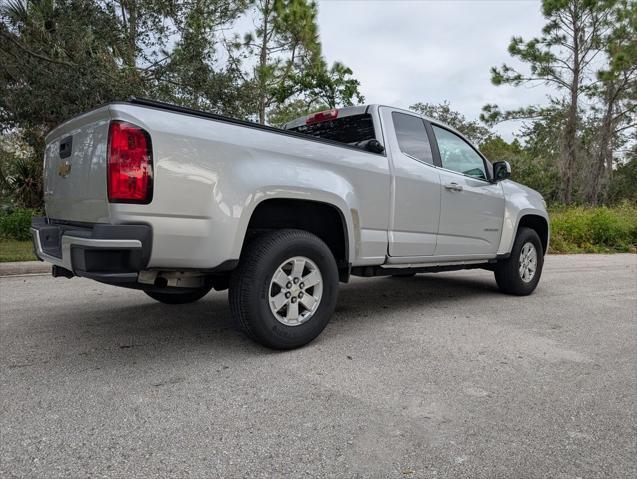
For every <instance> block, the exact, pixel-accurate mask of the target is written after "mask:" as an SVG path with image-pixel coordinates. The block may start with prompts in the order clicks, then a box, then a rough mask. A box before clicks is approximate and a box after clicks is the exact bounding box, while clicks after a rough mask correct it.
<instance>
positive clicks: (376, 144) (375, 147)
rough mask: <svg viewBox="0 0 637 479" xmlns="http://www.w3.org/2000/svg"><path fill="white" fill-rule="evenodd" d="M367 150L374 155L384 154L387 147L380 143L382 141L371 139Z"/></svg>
mask: <svg viewBox="0 0 637 479" xmlns="http://www.w3.org/2000/svg"><path fill="white" fill-rule="evenodd" d="M365 149H366V150H367V151H371V152H372V153H382V152H383V151H385V147H384V146H383V145H382V144H381V143H380V141H378V140H376V139H371V140H369V141H368V142H367V144H366V145H365Z"/></svg>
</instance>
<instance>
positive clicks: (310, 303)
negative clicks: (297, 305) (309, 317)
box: [299, 294, 317, 311]
mask: <svg viewBox="0 0 637 479" xmlns="http://www.w3.org/2000/svg"><path fill="white" fill-rule="evenodd" d="M299 301H300V302H301V304H302V305H303V306H305V308H306V309H307V310H308V311H312V308H313V307H314V305H315V304H316V301H317V300H316V298H315V297H314V296H312V295H310V294H306V295H304V296H303V297H302V298H301V299H299Z"/></svg>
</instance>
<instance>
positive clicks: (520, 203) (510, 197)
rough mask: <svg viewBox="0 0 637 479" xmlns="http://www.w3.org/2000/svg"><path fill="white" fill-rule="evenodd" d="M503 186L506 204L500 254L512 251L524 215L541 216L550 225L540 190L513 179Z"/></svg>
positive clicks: (499, 248)
mask: <svg viewBox="0 0 637 479" xmlns="http://www.w3.org/2000/svg"><path fill="white" fill-rule="evenodd" d="M502 188H503V190H504V198H505V205H504V221H503V222H502V236H501V238H500V245H499V247H498V255H499V256H500V255H508V254H509V253H511V249H512V248H513V242H514V241H515V235H516V234H517V231H518V225H519V224H520V220H521V219H522V218H523V217H524V216H527V215H536V216H540V217H542V218H544V219H545V220H546V223H547V224H549V225H550V222H549V215H548V213H547V212H546V206H545V203H544V199H543V198H542V196H541V195H540V194H539V193H538V192H536V191H535V190H532V189H531V188H528V187H526V186H524V185H521V184H519V183H516V182H515V181H511V180H505V181H503V182H502ZM549 229H550V226H549ZM549 236H550V231H549ZM548 240H549V238H547V245H548Z"/></svg>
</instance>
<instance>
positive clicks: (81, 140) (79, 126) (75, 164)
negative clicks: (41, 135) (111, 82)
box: [44, 107, 110, 223]
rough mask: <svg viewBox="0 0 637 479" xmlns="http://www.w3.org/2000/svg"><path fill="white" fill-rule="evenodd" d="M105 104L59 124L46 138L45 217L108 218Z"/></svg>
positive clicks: (99, 219)
mask: <svg viewBox="0 0 637 479" xmlns="http://www.w3.org/2000/svg"><path fill="white" fill-rule="evenodd" d="M109 121H110V115H109V111H108V107H103V108H99V109H97V110H93V111H90V112H88V113H85V114H83V115H81V116H78V117H76V118H73V119H72V120H69V121H67V122H66V123H63V124H62V125H60V126H59V127H57V128H56V129H55V130H53V131H52V132H51V133H50V134H49V135H48V136H47V138H46V149H45V153H44V204H45V209H46V214H47V216H48V217H49V218H52V219H57V220H65V221H73V222H87V223H102V222H108V220H109V208H108V197H107V185H106V149H107V143H108V126H109Z"/></svg>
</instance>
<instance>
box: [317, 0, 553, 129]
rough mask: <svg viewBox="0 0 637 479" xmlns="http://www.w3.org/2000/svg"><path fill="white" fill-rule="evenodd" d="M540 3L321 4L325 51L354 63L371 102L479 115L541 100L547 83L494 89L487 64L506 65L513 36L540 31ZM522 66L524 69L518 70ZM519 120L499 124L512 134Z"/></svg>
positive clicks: (340, 0)
mask: <svg viewBox="0 0 637 479" xmlns="http://www.w3.org/2000/svg"><path fill="white" fill-rule="evenodd" d="M543 25H544V19H543V18H542V15H541V12H540V3H539V2H538V1H481V0H474V1H471V0H465V1H398V0H386V1H349V0H322V1H320V2H319V28H320V33H321V41H322V44H323V53H324V55H325V57H326V58H327V60H328V61H329V62H332V61H336V60H338V61H342V62H343V63H345V64H346V65H347V66H349V67H350V68H352V70H353V71H354V74H355V76H356V78H358V79H359V81H360V82H361V85H362V92H363V94H364V95H365V98H366V101H367V102H369V103H384V104H388V105H392V106H398V107H403V108H404V107H408V106H409V105H411V104H413V103H415V102H417V101H425V102H431V103H439V102H442V101H444V100H448V101H449V102H450V103H451V106H452V107H453V108H454V109H456V110H458V111H460V112H462V113H463V114H465V115H467V116H468V117H470V118H477V117H478V115H479V114H480V110H481V108H482V106H483V105H484V104H485V103H496V104H499V105H501V107H502V108H516V107H522V106H526V105H530V104H540V103H545V102H546V94H547V93H550V92H551V91H552V90H550V89H549V88H548V87H545V86H543V85H539V86H537V87H535V88H529V87H519V88H513V87H505V86H502V87H495V86H493V85H492V84H491V82H490V74H489V68H490V67H492V66H498V65H501V64H502V63H504V62H506V63H508V64H511V65H513V66H519V64H518V63H516V62H515V61H514V60H513V59H511V57H510V56H509V55H508V53H507V46H508V44H509V41H510V39H511V37H512V36H513V35H521V36H523V37H524V38H531V37H533V36H537V35H539V34H540V31H541V28H542V26H543ZM522 68H523V67H522ZM518 127H519V125H513V124H512V125H503V126H502V127H500V128H499V131H500V132H501V134H503V135H504V136H506V137H509V138H510V137H511V136H512V132H513V131H514V130H515V129H516V128H518Z"/></svg>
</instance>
